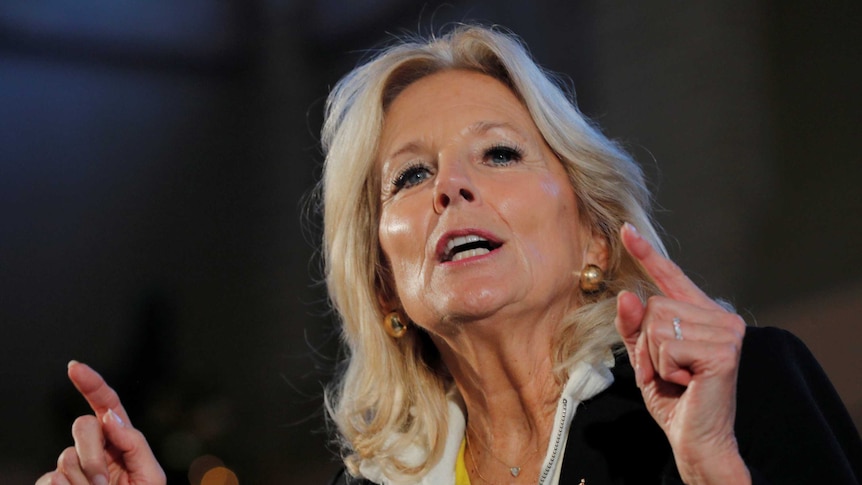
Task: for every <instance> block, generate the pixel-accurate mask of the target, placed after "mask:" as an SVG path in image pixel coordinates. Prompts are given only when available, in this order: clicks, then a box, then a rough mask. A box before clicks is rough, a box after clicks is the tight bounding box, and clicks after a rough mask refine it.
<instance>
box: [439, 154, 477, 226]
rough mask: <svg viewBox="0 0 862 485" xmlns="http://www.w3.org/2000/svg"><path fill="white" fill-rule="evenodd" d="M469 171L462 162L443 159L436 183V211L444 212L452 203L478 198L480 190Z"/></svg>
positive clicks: (471, 200) (468, 201) (474, 200)
mask: <svg viewBox="0 0 862 485" xmlns="http://www.w3.org/2000/svg"><path fill="white" fill-rule="evenodd" d="M467 171H468V167H465V166H464V165H463V164H462V163H460V162H451V163H444V162H443V161H442V160H441V162H440V163H439V165H438V168H437V178H436V180H435V184H434V212H436V213H437V214H442V213H443V211H444V210H446V208H448V207H449V206H450V205H453V204H459V203H462V202H467V203H471V202H476V201H477V200H478V191H477V190H476V187H475V186H474V185H473V181H472V179H471V178H470V175H469V174H468V173H467Z"/></svg>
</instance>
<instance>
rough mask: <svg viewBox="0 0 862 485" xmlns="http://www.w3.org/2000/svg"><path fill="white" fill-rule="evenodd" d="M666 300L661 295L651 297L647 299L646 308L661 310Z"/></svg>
mask: <svg viewBox="0 0 862 485" xmlns="http://www.w3.org/2000/svg"><path fill="white" fill-rule="evenodd" d="M665 299H666V298H665V297H664V296H661V295H650V297H649V298H647V303H646V306H647V308H661V307H662V306H663V303H664V300H665Z"/></svg>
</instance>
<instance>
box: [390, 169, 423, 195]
mask: <svg viewBox="0 0 862 485" xmlns="http://www.w3.org/2000/svg"><path fill="white" fill-rule="evenodd" d="M430 176H431V170H429V169H428V167H426V166H424V165H421V164H414V165H410V166H408V167H407V168H405V169H404V170H402V171H401V172H399V173H398V176H396V177H395V180H393V181H392V185H393V186H394V187H395V190H396V191H398V190H401V189H406V188H410V187H413V186H414V185H418V184H420V183H422V182H423V181H424V180H425V179H427V178H428V177H430Z"/></svg>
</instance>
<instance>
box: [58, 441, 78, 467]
mask: <svg viewBox="0 0 862 485" xmlns="http://www.w3.org/2000/svg"><path fill="white" fill-rule="evenodd" d="M76 466H78V452H77V451H75V448H74V447H73V446H70V447H68V448H66V449H65V450H63V452H62V453H60V456H59V457H57V469H58V470H69V469H73V468H74V467H76Z"/></svg>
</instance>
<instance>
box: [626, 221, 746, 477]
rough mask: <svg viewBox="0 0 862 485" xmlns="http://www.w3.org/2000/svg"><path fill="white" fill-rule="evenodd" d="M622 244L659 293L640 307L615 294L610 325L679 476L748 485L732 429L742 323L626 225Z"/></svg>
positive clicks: (637, 302) (639, 303)
mask: <svg viewBox="0 0 862 485" xmlns="http://www.w3.org/2000/svg"><path fill="white" fill-rule="evenodd" d="M621 237H622V241H623V245H624V246H625V247H626V249H627V250H628V252H629V253H630V254H631V255H632V256H633V257H634V258H635V259H636V260H637V261H639V262H640V264H641V265H642V266H643V268H644V269H645V270H646V271H647V272H648V273H649V274H650V276H652V278H653V280H654V281H655V283H656V284H657V285H658V287H659V288H660V289H661V291H662V292H663V293H664V296H653V297H651V298H650V299H649V300H648V301H647V302H646V304H644V303H643V302H642V301H641V300H640V298H638V297H637V296H636V295H634V294H633V293H630V292H621V293H620V294H619V296H618V297H617V317H616V326H617V330H618V331H619V332H620V335H621V336H622V337H623V341H624V342H625V345H626V349H627V350H628V354H629V358H630V359H631V362H632V365H633V366H634V368H635V375H636V376H637V381H638V387H639V388H640V390H641V393H642V394H643V398H644V402H645V403H646V406H647V409H648V410H649V412H650V414H651V415H652V417H653V419H655V420H656V422H657V423H658V424H659V426H661V428H662V430H664V432H665V434H666V435H667V437H668V440H669V442H670V445H671V448H672V449H673V453H674V458H675V460H676V464H677V468H678V469H679V472H680V476H681V477H682V479H683V481H685V482H686V483H723V484H725V483H750V482H751V477H750V476H749V473H748V469H747V468H746V466H745V463H744V462H743V461H742V458H741V457H740V455H739V451H738V448H737V444H736V436H735V434H734V429H733V426H734V420H735V417H736V375H737V369H738V367H739V357H740V352H741V350H742V338H743V335H744V334H745V322H744V321H743V320H742V318H741V317H740V316H739V315H736V314H734V313H731V312H728V311H727V310H726V309H724V308H723V307H722V306H721V305H719V304H718V303H716V302H715V301H714V300H712V299H710V298H709V297H708V296H706V294H705V293H703V291H701V290H700V288H698V287H697V286H696V285H695V284H694V283H692V281H691V280H689V279H688V277H686V276H685V274H684V273H683V272H682V270H680V269H679V267H678V266H677V265H676V264H674V263H673V262H672V261H670V260H669V259H667V258H665V257H664V256H662V255H661V254H659V253H658V252H656V250H655V249H654V248H653V247H652V245H650V244H649V242H648V241H646V240H645V239H643V238H642V237H641V236H640V234H639V233H638V232H637V231H636V230H635V229H634V227H632V226H631V225H628V224H626V225H624V226H623V228H622V231H621ZM675 321H676V322H677V324H674V322H675Z"/></svg>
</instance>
